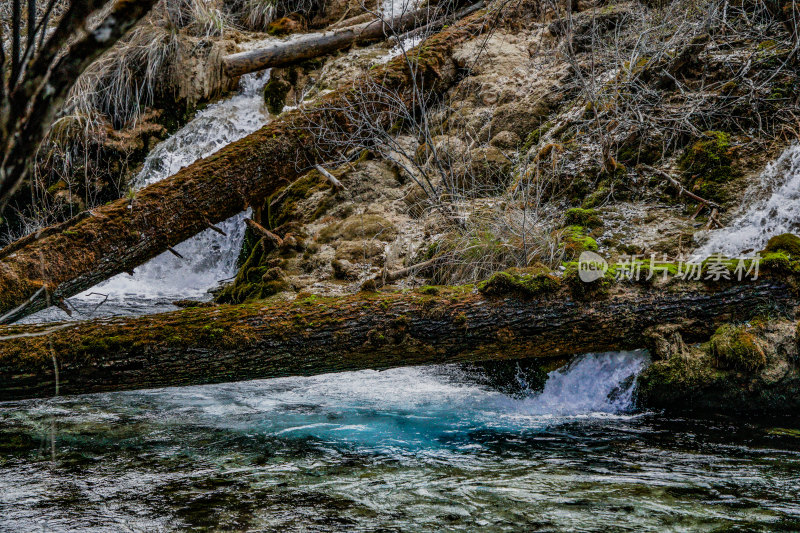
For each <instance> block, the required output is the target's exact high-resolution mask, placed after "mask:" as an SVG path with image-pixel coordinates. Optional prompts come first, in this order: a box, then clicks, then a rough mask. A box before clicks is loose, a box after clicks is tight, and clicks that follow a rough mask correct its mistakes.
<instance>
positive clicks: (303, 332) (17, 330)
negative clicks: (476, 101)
mask: <svg viewBox="0 0 800 533" xmlns="http://www.w3.org/2000/svg"><path fill="white" fill-rule="evenodd" d="M431 292H436V294H431ZM797 303H798V298H797V295H796V294H795V293H794V290H793V289H791V282H789V281H786V280H783V279H781V278H772V279H770V278H763V277H762V278H761V279H759V280H757V281H745V282H741V283H727V284H725V285H723V286H719V285H717V286H710V285H704V284H701V283H699V282H692V283H688V282H680V283H673V284H671V285H668V286H666V287H664V286H660V287H648V286H641V285H628V284H625V285H623V284H619V285H617V286H615V287H614V293H613V294H612V295H611V296H610V297H608V298H605V299H600V300H596V301H591V302H587V301H583V300H575V299H574V298H572V297H571V295H570V292H569V290H568V289H567V288H566V287H565V286H564V285H563V284H562V285H560V286H559V287H556V288H555V289H553V290H552V291H551V292H550V293H548V294H545V295H542V296H539V297H536V298H523V297H521V296H519V295H514V294H513V293H512V294H505V295H500V296H499V297H498V296H497V295H495V296H493V297H485V296H483V295H482V294H480V293H478V292H475V291H473V290H472V288H471V286H465V287H452V288H440V289H438V292H437V291H431V290H430V289H428V290H427V291H425V294H421V293H417V292H405V293H400V292H397V293H365V292H362V293H359V294H356V295H353V296H348V297H338V298H319V297H309V298H305V299H302V300H298V301H294V302H291V303H286V302H283V301H281V302H272V303H270V302H268V301H265V302H259V303H253V304H244V305H238V306H230V305H222V306H217V307H198V308H192V309H184V310H180V311H175V312H171V313H164V314H160V315H149V316H143V317H139V318H122V319H105V320H94V321H89V322H77V323H66V324H55V325H53V324H48V325H25V326H8V327H2V328H0V337H4V338H5V339H6V340H2V341H0V401H2V400H14V399H22V398H34V397H47V396H51V395H53V393H54V390H55V387H56V379H55V372H54V362H55V363H56V364H57V365H58V375H59V388H60V392H61V393H62V394H79V393H91V392H102V391H112V390H125V389H138V388H151V387H162V386H177V385H192V384H203V383H219V382H226V381H237V380H246V379H256V378H273V377H280V376H290V375H313V374H321V373H328V372H342V371H350V370H360V369H368V368H371V369H386V368H391V367H398V366H408V365H427V364H443V363H454V362H467V361H483V360H493V359H495V360H500V359H515V358H523V357H546V356H556V355H558V356H561V355H568V354H576V353H585V352H592V351H610V350H621V349H632V348H640V347H643V346H645V344H646V343H645V336H644V334H645V331H646V330H647V328H649V327H651V326H654V325H657V324H677V325H679V331H680V333H681V335H682V336H683V337H684V338H685V339H686V340H687V341H689V342H697V341H699V340H704V339H706V338H708V336H709V335H710V334H711V333H713V332H714V330H715V329H716V327H717V326H718V325H719V324H721V323H722V322H728V321H734V320H748V319H750V318H752V317H753V316H754V315H756V314H758V313H764V312H765V311H766V310H769V312H770V313H772V315H771V316H776V315H777V314H786V315H790V316H792V314H793V310H794V306H795V305H797Z"/></svg>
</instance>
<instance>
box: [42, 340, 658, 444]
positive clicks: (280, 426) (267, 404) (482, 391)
mask: <svg viewBox="0 0 800 533" xmlns="http://www.w3.org/2000/svg"><path fill="white" fill-rule="evenodd" d="M648 363H649V357H648V355H647V353H646V352H644V351H630V352H614V353H601V354H587V355H583V356H579V357H577V358H576V359H575V360H573V362H572V363H571V364H569V365H567V366H566V367H564V368H562V369H559V370H556V371H553V372H551V373H550V374H549V377H548V380H547V383H546V385H545V388H544V390H543V391H542V392H541V393H534V394H531V395H530V396H529V397H526V398H522V399H517V398H511V397H509V396H506V395H504V394H502V393H501V392H499V391H497V390H494V389H491V388H487V387H485V386H483V385H480V384H478V383H477V382H475V381H473V380H470V379H464V374H463V372H461V371H459V370H458V369H457V368H456V367H407V368H396V369H392V370H386V371H382V372H377V371H372V370H364V371H359V372H344V373H338V374H326V375H319V376H312V377H287V378H279V379H269V380H256V381H249V382H239V383H228V384H219V385H205V386H193V387H180V388H170V389H157V390H151V391H136V392H123V393H114V394H106V395H98V396H95V397H94V399H93V400H90V401H91V402H92V405H93V407H92V409H95V407H97V408H100V409H111V410H112V411H113V410H114V409H116V408H115V407H114V405H115V404H117V405H124V406H126V408H128V407H130V406H134V405H136V406H138V408H140V409H142V410H143V412H146V413H150V414H151V415H152V416H156V417H158V418H159V419H163V420H164V422H165V423H167V424H195V425H198V426H204V427H212V428H226V429H234V430H237V431H244V432H256V433H264V434H270V435H280V436H283V437H291V438H305V437H315V438H320V439H323V440H326V441H331V442H347V443H352V444H358V445H363V446H368V447H370V446H374V447H379V448H380V447H390V448H393V447H399V448H401V449H420V448H431V447H433V448H438V447H439V446H440V445H442V443H443V442H445V441H447V439H450V438H451V437H457V436H458V435H466V434H469V433H471V432H474V431H482V430H497V431H519V430H526V431H527V430H533V431H539V430H543V429H546V428H547V427H550V426H552V425H553V424H558V423H561V422H563V421H570V420H575V419H590V420H592V419H608V418H626V417H630V416H636V415H632V414H631V412H632V411H633V407H634V400H633V392H634V388H635V379H636V376H637V375H638V374H639V372H641V371H642V370H643V369H644V368H645V367H646V366H647V364H648ZM88 399H89V397H83V400H82V401H85V400H88ZM54 407H55V406H53V405H49V406H43V407H42V408H44V409H52V408H54Z"/></svg>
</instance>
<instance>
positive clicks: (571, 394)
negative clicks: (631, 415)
mask: <svg viewBox="0 0 800 533" xmlns="http://www.w3.org/2000/svg"><path fill="white" fill-rule="evenodd" d="M648 363H649V359H648V357H647V356H646V355H645V354H644V353H643V352H641V351H632V352H609V353H602V354H588V355H585V356H583V357H579V358H577V359H575V360H574V361H572V362H571V363H570V364H569V365H567V366H565V367H563V368H560V369H558V370H554V371H553V372H550V374H548V376H547V382H546V383H545V386H544V390H543V391H542V392H541V394H538V395H533V396H531V397H530V398H526V399H524V400H521V401H520V404H519V406H518V409H516V412H517V413H522V414H527V415H531V416H581V415H590V414H597V413H606V414H619V413H627V412H630V411H632V410H633V408H634V402H633V393H634V388H635V380H636V376H638V375H639V373H640V372H641V371H642V370H644V368H645V367H646V366H647V365H648Z"/></svg>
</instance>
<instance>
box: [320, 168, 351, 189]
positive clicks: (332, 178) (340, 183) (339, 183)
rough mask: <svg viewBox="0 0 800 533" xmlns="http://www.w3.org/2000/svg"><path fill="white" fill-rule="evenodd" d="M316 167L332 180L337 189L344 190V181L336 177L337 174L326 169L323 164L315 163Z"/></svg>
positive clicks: (331, 182)
mask: <svg viewBox="0 0 800 533" xmlns="http://www.w3.org/2000/svg"><path fill="white" fill-rule="evenodd" d="M314 168H316V169H317V172H319V173H320V174H322V175H323V176H325V179H327V180H328V182H330V184H331V186H332V187H333V189H334V190H335V191H343V190H344V185H342V182H341V181H339V180H338V179H336V176H334V175H333V174H331V173H330V172H328V171H327V170H325V168H324V167H323V166H322V165H314Z"/></svg>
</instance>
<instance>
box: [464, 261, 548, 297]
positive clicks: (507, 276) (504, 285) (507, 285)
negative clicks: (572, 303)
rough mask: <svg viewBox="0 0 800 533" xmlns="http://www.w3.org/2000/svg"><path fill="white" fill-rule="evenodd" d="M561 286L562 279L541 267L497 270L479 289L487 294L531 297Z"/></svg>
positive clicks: (479, 285) (480, 284)
mask: <svg viewBox="0 0 800 533" xmlns="http://www.w3.org/2000/svg"><path fill="white" fill-rule="evenodd" d="M560 287H561V279H560V278H558V277H557V276H554V275H553V274H551V273H549V272H545V271H544V270H543V269H541V268H533V269H527V270H525V269H517V268H512V269H509V270H506V271H504V272H497V273H496V274H494V275H492V277H490V278H489V279H487V280H486V281H482V282H481V283H479V284H478V291H479V292H481V293H482V294H485V295H487V296H502V297H507V296H517V297H531V296H538V295H541V294H552V293H554V292H556V291H557V290H558V289H559V288H560Z"/></svg>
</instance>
